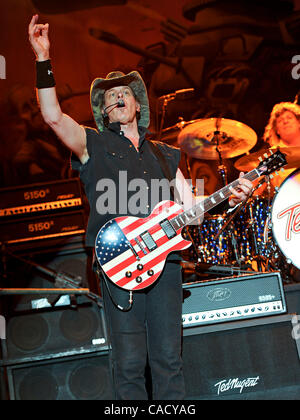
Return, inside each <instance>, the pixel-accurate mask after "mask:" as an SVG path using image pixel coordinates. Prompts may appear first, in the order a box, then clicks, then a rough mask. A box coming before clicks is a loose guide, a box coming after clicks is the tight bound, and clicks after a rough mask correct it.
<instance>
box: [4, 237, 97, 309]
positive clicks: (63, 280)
mask: <svg viewBox="0 0 300 420" xmlns="http://www.w3.org/2000/svg"><path fill="white" fill-rule="evenodd" d="M2 252H5V253H6V254H7V255H9V256H10V257H12V258H15V259H17V260H19V261H21V262H23V263H25V264H29V265H31V266H32V267H35V268H36V269H37V270H38V271H40V272H41V273H43V274H46V275H48V276H50V277H52V278H53V279H54V285H55V287H56V288H54V289H5V288H0V295H8V294H28V293H30V294H32V293H33V294H44V293H47V294H53V295H57V294H70V295H74V294H84V295H86V296H87V297H88V298H89V299H91V300H93V301H94V302H96V303H97V305H98V306H99V307H100V308H101V307H102V306H103V303H102V298H101V297H100V296H99V295H97V294H95V293H93V292H90V290H89V289H88V288H81V287H80V285H81V281H82V278H81V277H80V276H73V275H71V274H68V273H64V272H56V271H54V270H52V269H51V268H48V267H44V266H42V265H40V264H37V263H35V262H33V261H28V260H25V259H24V258H22V257H20V256H18V255H15V254H13V253H12V252H10V251H8V250H6V249H5V246H4V245H3V244H2ZM58 299H59V298H57V299H55V301H54V302H51V305H52V306H54V305H55V303H56V302H57V300H58ZM71 306H73V307H74V305H71Z"/></svg>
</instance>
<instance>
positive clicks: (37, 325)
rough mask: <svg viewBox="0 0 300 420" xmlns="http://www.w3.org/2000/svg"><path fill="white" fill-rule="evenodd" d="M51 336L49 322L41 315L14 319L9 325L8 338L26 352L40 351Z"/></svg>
mask: <svg viewBox="0 0 300 420" xmlns="http://www.w3.org/2000/svg"><path fill="white" fill-rule="evenodd" d="M48 335H49V327H48V324H47V321H46V320H45V319H44V318H42V316H40V315H37V314H35V315H32V316H27V317H19V318H14V319H12V320H11V322H10V323H8V331H7V336H8V340H11V341H12V342H13V343H14V345H15V346H17V347H18V348H20V349H21V350H24V351H30V350H38V349H39V348H40V347H41V346H42V345H43V344H45V342H46V340H47V337H48Z"/></svg>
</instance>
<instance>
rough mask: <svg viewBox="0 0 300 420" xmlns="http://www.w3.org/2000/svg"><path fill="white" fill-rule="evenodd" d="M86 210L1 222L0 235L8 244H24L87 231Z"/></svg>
mask: <svg viewBox="0 0 300 420" xmlns="http://www.w3.org/2000/svg"><path fill="white" fill-rule="evenodd" d="M85 226H86V221H85V216H84V212H83V211H81V210H79V211H73V212H67V213H58V214H53V213H49V214H47V215H43V216H35V217H27V218H22V219H17V220H10V221H4V222H3V221H2V222H0V236H1V240H2V242H4V243H6V244H9V245H11V244H22V243H24V242H30V241H36V240H41V239H43V240H44V239H51V238H58V237H66V236H69V235H79V234H83V233H85Z"/></svg>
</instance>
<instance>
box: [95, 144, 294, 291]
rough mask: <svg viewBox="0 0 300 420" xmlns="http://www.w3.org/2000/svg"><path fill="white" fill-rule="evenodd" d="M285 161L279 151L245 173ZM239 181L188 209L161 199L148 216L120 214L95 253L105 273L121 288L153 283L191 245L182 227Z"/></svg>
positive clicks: (262, 170) (226, 195)
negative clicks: (176, 254)
mask: <svg viewBox="0 0 300 420" xmlns="http://www.w3.org/2000/svg"><path fill="white" fill-rule="evenodd" d="M285 164H286V160H285V155H283V154H282V153H281V152H280V151H277V152H276V153H274V154H272V155H271V156H270V157H268V158H267V159H265V160H264V161H262V162H261V163H260V164H259V166H258V167H257V168H256V169H254V170H253V171H251V172H248V173H247V174H246V175H244V177H245V178H247V179H249V180H251V181H254V180H255V179H257V178H259V177H260V176H262V175H269V174H270V173H272V172H273V171H276V170H277V169H279V168H280V167H282V166H284V165H285ZM237 185H238V180H236V181H234V182H232V183H231V184H229V185H227V186H226V187H224V188H222V189H221V190H219V191H217V192H215V193H214V194H212V195H211V196H209V197H208V198H206V199H205V200H203V201H201V202H200V203H197V204H196V205H195V206H193V207H192V208H191V209H189V210H185V211H184V210H183V208H182V207H181V206H180V205H179V204H177V203H174V202H173V201H162V202H161V203H158V204H157V205H156V206H155V208H154V209H153V211H152V213H151V214H150V215H149V216H148V217H146V218H138V217H133V216H124V217H117V218H115V219H112V220H110V221H109V222H107V223H106V224H105V225H104V226H103V227H102V228H101V229H100V230H99V232H98V234H97V237H96V242H95V254H96V257H97V260H98V263H99V265H100V267H101V268H102V270H103V271H104V273H105V274H106V276H107V277H108V278H109V279H110V280H111V281H112V282H113V283H114V284H115V285H117V286H119V287H121V288H122V289H126V290H131V291H137V290H141V289H144V288H146V287H148V286H150V285H151V284H153V283H154V282H155V281H156V280H157V279H158V278H159V276H160V274H161V273H162V271H163V268H164V266H165V262H166V258H167V256H168V255H169V254H170V253H171V252H173V251H181V250H183V249H186V248H188V247H189V246H190V245H191V242H190V241H187V240H186V239H184V238H183V237H182V235H181V233H182V229H183V228H184V227H185V226H187V225H189V224H191V223H193V222H195V221H198V220H202V219H201V218H202V217H203V215H204V214H205V213H206V212H207V211H208V210H211V209H212V208H214V207H215V206H216V205H218V204H219V203H221V202H223V201H224V200H226V199H228V198H229V197H230V195H231V192H230V187H233V188H234V187H236V186H237Z"/></svg>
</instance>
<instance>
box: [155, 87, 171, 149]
mask: <svg viewBox="0 0 300 420" xmlns="http://www.w3.org/2000/svg"><path fill="white" fill-rule="evenodd" d="M162 98H164V101H163V105H162V116H161V120H160V127H159V132H158V137H157V140H158V141H160V139H161V135H162V129H163V126H164V122H165V117H166V112H167V107H168V103H169V102H170V101H173V99H175V94H174V95H173V96H172V95H165V96H163V97H162Z"/></svg>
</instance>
